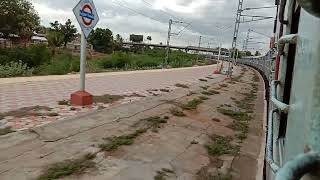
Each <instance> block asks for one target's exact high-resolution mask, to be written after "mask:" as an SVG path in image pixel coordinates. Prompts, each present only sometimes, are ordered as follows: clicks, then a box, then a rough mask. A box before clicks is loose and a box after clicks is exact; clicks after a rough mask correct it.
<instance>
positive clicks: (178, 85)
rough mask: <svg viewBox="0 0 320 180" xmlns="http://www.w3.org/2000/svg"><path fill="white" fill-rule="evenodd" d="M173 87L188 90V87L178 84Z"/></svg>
mask: <svg viewBox="0 0 320 180" xmlns="http://www.w3.org/2000/svg"><path fill="white" fill-rule="evenodd" d="M175 86H176V87H179V88H185V89H188V88H189V86H188V85H185V84H180V83H178V84H175Z"/></svg>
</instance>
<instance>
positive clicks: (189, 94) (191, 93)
mask: <svg viewBox="0 0 320 180" xmlns="http://www.w3.org/2000/svg"><path fill="white" fill-rule="evenodd" d="M194 94H197V93H196V92H193V91H190V92H189V93H188V94H187V96H192V95H194Z"/></svg>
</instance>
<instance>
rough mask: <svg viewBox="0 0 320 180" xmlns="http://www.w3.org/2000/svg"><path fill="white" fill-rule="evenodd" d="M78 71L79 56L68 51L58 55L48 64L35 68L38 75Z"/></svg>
mask: <svg viewBox="0 0 320 180" xmlns="http://www.w3.org/2000/svg"><path fill="white" fill-rule="evenodd" d="M79 71H80V58H79V57H77V56H72V55H71V54H69V53H64V54H61V55H58V56H56V57H54V58H53V59H52V61H51V62H50V63H48V64H44V65H41V66H39V67H38V68H36V71H35V73H36V74H39V75H63V74H68V73H70V72H79Z"/></svg>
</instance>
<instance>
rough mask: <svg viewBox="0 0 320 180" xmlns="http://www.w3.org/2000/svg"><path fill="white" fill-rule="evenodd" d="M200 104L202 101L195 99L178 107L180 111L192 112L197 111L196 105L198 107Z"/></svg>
mask: <svg viewBox="0 0 320 180" xmlns="http://www.w3.org/2000/svg"><path fill="white" fill-rule="evenodd" d="M201 103H203V100H201V99H197V98H195V99H193V100H191V101H189V102H187V104H181V105H180V106H181V108H182V109H185V110H193V109H197V107H198V105H200V104H201Z"/></svg>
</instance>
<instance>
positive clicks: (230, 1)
mask: <svg viewBox="0 0 320 180" xmlns="http://www.w3.org/2000/svg"><path fill="white" fill-rule="evenodd" d="M32 1H33V2H35V3H38V4H41V5H44V6H46V7H48V8H51V9H59V10H64V11H71V10H72V8H73V7H74V6H75V5H76V4H77V2H78V0H32ZM145 1H147V2H149V3H150V4H153V3H154V2H156V0H145ZM94 2H95V4H96V7H97V9H98V12H99V16H100V22H99V24H98V26H99V27H102V28H110V29H111V30H112V31H113V32H114V33H115V34H117V33H119V34H121V35H124V36H128V35H129V34H130V33H141V34H145V35H151V36H153V40H154V42H155V43H158V42H163V43H164V42H165V41H166V38H167V37H166V36H167V29H168V21H169V19H170V18H173V19H175V18H174V17H172V16H170V15H169V14H172V15H174V16H175V17H178V18H181V19H183V20H184V21H186V22H192V25H191V27H189V28H188V29H187V30H186V31H185V32H184V34H182V35H181V36H179V37H173V38H172V44H177V45H197V42H198V38H199V35H202V36H204V38H203V42H204V43H207V42H209V43H210V42H212V43H214V42H213V40H212V38H214V39H220V40H221V41H222V43H223V44H224V45H225V46H227V47H230V46H231V45H230V44H231V41H232V36H233V28H234V22H235V13H236V8H237V3H238V0H208V2H209V3H208V4H206V5H205V6H199V7H198V8H196V9H195V12H194V13H192V14H191V13H181V12H179V11H174V10H169V9H164V11H166V12H167V13H164V12H163V11H161V10H155V9H152V7H150V6H149V5H148V4H147V3H144V2H143V1H141V0H108V1H106V0H94ZM168 2H169V1H168ZM175 2H176V4H177V5H180V6H186V7H187V6H189V5H190V4H191V3H194V2H196V0H175ZM118 4H121V5H122V6H127V7H129V8H131V9H134V10H135V11H138V12H140V13H143V14H144V15H146V16H148V17H151V18H148V17H145V16H142V15H140V14H136V13H134V12H132V11H130V10H128V9H127V8H125V7H122V6H121V5H118ZM272 5H274V2H273V1H270V0H259V1H256V0H245V2H244V7H261V6H272ZM245 13H246V14H250V15H263V16H274V15H275V10H274V9H264V10H255V11H250V12H249V11H248V12H245ZM40 15H41V14H40ZM63 18H64V19H67V18H68V17H61V19H63ZM72 18H73V17H72ZM154 19H155V20H156V21H155V20H154ZM42 21H43V22H51V21H54V19H42ZM74 23H76V22H74ZM217 26H218V27H228V26H229V27H230V26H231V28H230V29H229V30H227V31H225V32H224V33H222V32H221V31H220V30H218V29H217ZM182 28H183V27H182V26H181V25H174V26H173V31H175V32H177V31H179V30H181V29H182ZM249 28H252V29H254V30H256V31H259V32H262V33H265V34H270V35H272V30H273V20H265V21H259V22H255V23H246V24H241V25H240V34H239V36H240V37H239V42H238V44H239V47H242V42H243V40H244V38H245V37H246V31H247V30H248V29H249ZM255 37H256V38H257V41H266V42H267V41H268V39H266V38H265V37H263V36H259V35H255ZM204 46H207V45H204ZM257 46H259V47H260V46H263V45H257Z"/></svg>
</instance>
